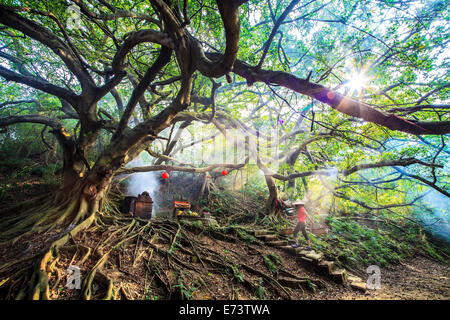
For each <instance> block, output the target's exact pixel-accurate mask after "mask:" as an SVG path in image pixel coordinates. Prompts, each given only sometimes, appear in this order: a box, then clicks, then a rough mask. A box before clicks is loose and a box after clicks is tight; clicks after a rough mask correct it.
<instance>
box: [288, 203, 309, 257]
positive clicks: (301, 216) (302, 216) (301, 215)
mask: <svg viewBox="0 0 450 320" xmlns="http://www.w3.org/2000/svg"><path fill="white" fill-rule="evenodd" d="M292 205H293V206H294V207H295V208H296V209H297V217H296V218H297V225H296V226H295V229H294V240H295V243H294V244H293V245H292V247H293V248H298V247H300V245H299V244H298V237H297V236H298V233H299V231H301V232H302V234H303V236H304V237H305V239H306V242H307V244H308V246H307V247H306V248H305V249H306V250H311V240H310V239H309V237H308V233H307V232H306V218H308V220H309V221H310V222H311V223H313V220H312V219H311V217H310V216H309V215H308V213H307V212H306V209H305V203H304V202H303V201H301V200H297V201H295V202H294V203H293V204H292ZM293 217H294V218H295V216H293Z"/></svg>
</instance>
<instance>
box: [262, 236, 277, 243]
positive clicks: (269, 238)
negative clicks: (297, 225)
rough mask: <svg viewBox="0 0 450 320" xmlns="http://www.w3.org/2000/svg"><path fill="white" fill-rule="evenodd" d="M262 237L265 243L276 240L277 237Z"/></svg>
mask: <svg viewBox="0 0 450 320" xmlns="http://www.w3.org/2000/svg"><path fill="white" fill-rule="evenodd" d="M263 237H264V241H266V242H269V241H275V240H277V236H276V235H274V234H269V235H265V236H263Z"/></svg>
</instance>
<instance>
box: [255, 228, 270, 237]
mask: <svg viewBox="0 0 450 320" xmlns="http://www.w3.org/2000/svg"><path fill="white" fill-rule="evenodd" d="M253 234H254V235H255V237H257V238H259V237H262V236H266V235H270V234H273V232H272V231H270V230H265V229H263V230H254V231H253Z"/></svg>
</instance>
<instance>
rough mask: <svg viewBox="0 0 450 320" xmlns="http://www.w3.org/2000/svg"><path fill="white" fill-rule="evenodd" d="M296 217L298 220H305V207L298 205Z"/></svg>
mask: <svg viewBox="0 0 450 320" xmlns="http://www.w3.org/2000/svg"><path fill="white" fill-rule="evenodd" d="M297 219H298V221H299V222H305V221H306V211H305V207H300V208H299V209H298V213H297Z"/></svg>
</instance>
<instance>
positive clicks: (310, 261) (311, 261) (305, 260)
mask: <svg viewBox="0 0 450 320" xmlns="http://www.w3.org/2000/svg"><path fill="white" fill-rule="evenodd" d="M299 259H300V260H301V261H304V262H307V263H310V264H313V263H314V261H313V260H312V259H309V258H306V257H300V258H299Z"/></svg>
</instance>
